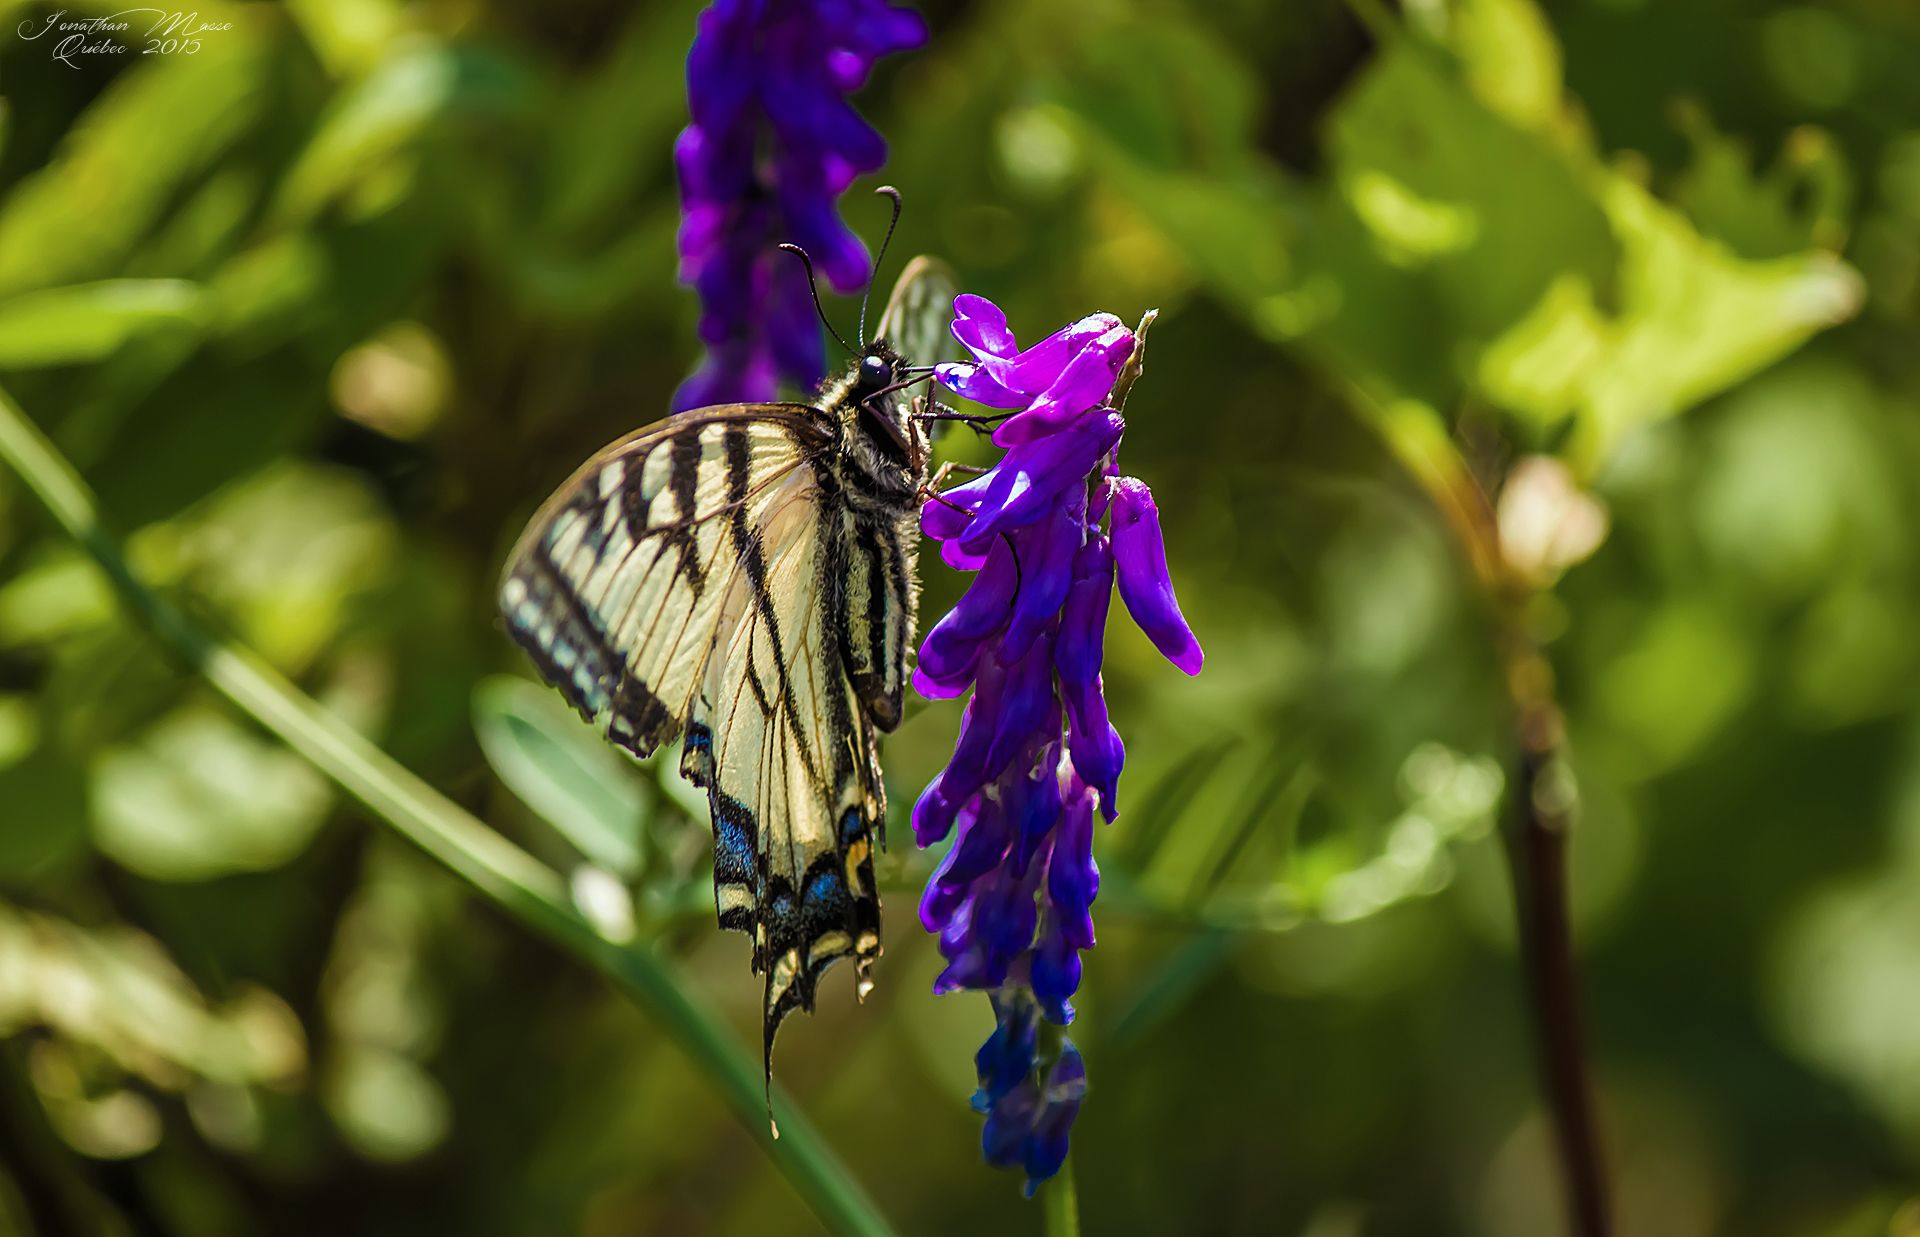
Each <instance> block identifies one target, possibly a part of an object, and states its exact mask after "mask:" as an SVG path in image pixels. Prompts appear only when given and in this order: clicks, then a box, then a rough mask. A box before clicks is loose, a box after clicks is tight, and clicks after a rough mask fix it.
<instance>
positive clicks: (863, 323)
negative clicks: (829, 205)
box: [860, 185, 900, 343]
mask: <svg viewBox="0 0 1920 1237" xmlns="http://www.w3.org/2000/svg"><path fill="white" fill-rule="evenodd" d="M874 192H875V193H878V194H884V195H885V196H887V197H889V198H892V199H893V218H892V219H890V220H888V221H887V234H886V236H885V237H883V238H881V241H880V256H879V257H877V258H875V259H874V260H873V273H872V274H871V275H868V276H867V290H866V293H865V294H864V295H862V296H861V298H860V339H861V341H862V342H863V343H864V342H866V339H867V302H868V301H870V300H872V299H873V281H874V280H876V279H878V278H879V277H880V264H881V263H882V262H885V261H886V260H887V246H888V245H890V244H892V243H893V230H894V229H895V228H897V227H899V226H900V191H899V190H898V189H895V188H894V187H893V186H892V185H882V186H880V187H879V188H878V189H875V190H874Z"/></svg>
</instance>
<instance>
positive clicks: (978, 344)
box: [913, 296, 1202, 1194]
mask: <svg viewBox="0 0 1920 1237" xmlns="http://www.w3.org/2000/svg"><path fill="white" fill-rule="evenodd" d="M954 314H955V317H954V322H953V334H954V337H955V338H956V339H958V340H959V341H960V342H961V343H962V344H964V345H965V346H966V347H967V349H968V350H969V351H970V352H971V353H972V354H973V356H974V360H972V361H968V362H960V363H955V364H948V365H942V366H940V367H939V369H938V371H937V374H936V377H937V378H938V380H939V381H940V382H941V383H942V384H943V385H944V386H946V387H947V388H949V389H950V390H952V391H954V392H955V393H957V394H959V395H962V396H964V397H966V398H968V399H971V400H973V401H975V402H976V403H982V404H986V405H989V406H991V407H994V408H1000V409H1014V410H1016V411H1014V412H1013V413H1012V414H1011V415H1003V416H1002V417H1000V418H998V420H999V424H998V427H997V428H996V429H995V430H994V434H993V441H994V443H995V444H996V445H997V446H1000V447H1004V448H1006V449H1007V450H1006V454H1005V455H1004V456H1002V457H1001V459H1000V460H999V462H998V463H997V464H995V465H994V466H993V467H992V468H991V469H989V470H988V471H987V472H985V473H984V474H982V475H981V476H979V477H977V478H975V479H974V480H972V481H969V482H967V483H966V484H964V485H960V486H957V487H955V488H953V489H950V490H947V491H945V492H944V493H942V494H939V495H937V496H935V497H934V498H932V499H930V500H929V501H928V502H927V504H926V505H925V507H924V508H923V509H922V512H921V528H922V530H923V531H924V532H925V533H926V534H927V535H928V536H929V537H932V538H934V539H935V540H937V541H938V542H940V555H941V558H942V559H943V560H945V561H946V562H947V563H948V564H949V565H950V566H953V567H955V568H958V569H960V570H964V571H973V572H977V573H978V574H977V575H976V576H975V578H974V581H973V584H972V585H971V587H970V588H969V589H968V590H967V593H966V595H965V596H964V597H962V598H961V600H960V602H959V604H958V605H956V606H955V607H954V609H953V611H952V612H951V613H949V614H948V615H946V617H944V618H942V619H941V620H940V622H939V623H937V624H936V625H935V626H934V627H933V629H932V630H931V631H929V632H928V633H927V637H926V640H925V641H924V642H923V643H922V645H921V648H920V658H919V665H918V667H917V668H916V670H915V672H914V686H915V688H916V689H917V690H918V691H919V692H920V694H921V695H923V696H927V697H930V698H949V697H955V696H959V695H961V694H963V693H965V692H966V691H967V690H968V689H969V688H971V689H972V692H973V696H972V699H971V700H969V701H968V703H967V708H966V713H965V716H964V718H963V720H962V722H961V728H960V738H959V741H958V743H957V744H956V746H955V749H954V753H953V757H952V759H951V760H950V761H949V763H948V764H947V767H946V768H945V769H944V770H943V771H942V772H941V773H940V775H939V776H938V777H937V778H935V779H934V781H933V783H932V784H931V785H929V786H928V787H927V789H926V791H925V792H924V793H923V794H922V795H921V796H920V800H919V802H918V803H916V804H915V805H914V810H913V828H914V837H915V839H916V840H917V841H918V842H919V844H920V845H921V846H930V845H933V844H934V843H936V842H939V841H941V840H943V839H945V838H946V837H947V836H948V835H949V834H953V835H954V837H953V843H952V846H951V847H950V848H949V849H948V851H947V853H946V856H945V857H944V859H943V860H942V861H941V863H940V865H939V867H938V868H937V869H936V870H935V872H934V874H933V877H932V879H931V880H930V881H929V882H928V885H927V889H926V893H925V896H924V897H923V898H922V900H921V904H920V918H921V922H922V923H923V924H925V926H926V928H927V930H928V931H929V932H933V933H937V934H938V935H939V937H940V951H941V954H942V955H943V956H944V957H945V958H946V960H947V966H946V969H945V970H944V971H943V972H941V975H940V978H939V979H938V980H937V981H936V983H935V985H934V988H935V991H936V992H952V991H955V990H957V989H961V988H974V989H980V990H984V991H986V992H988V993H990V994H991V995H992V999H993V1008H994V1013H995V1017H996V1021H997V1026H996V1028H995V1030H994V1032H993V1035H992V1037H991V1038H990V1039H988V1041H987V1042H986V1044H985V1045H984V1046H982V1048H981V1049H980V1052H979V1054H978V1056H977V1057H976V1058H975V1065H976V1067H977V1070H978V1075H979V1083H980V1089H979V1090H978V1091H977V1092H976V1093H975V1095H974V1106H975V1107H976V1108H978V1109H979V1110H980V1111H982V1112H983V1113H985V1114H986V1118H987V1121H986V1127H985V1130H984V1131H983V1133H982V1146H983V1148H984V1150H985V1152H986V1156H987V1159H988V1161H989V1162H991V1163H994V1164H996V1165H1001V1166H1007V1167H1011V1166H1020V1167H1023V1168H1024V1169H1025V1171H1026V1174H1027V1189H1028V1193H1029V1194H1031V1193H1032V1191H1033V1189H1034V1188H1035V1186H1036V1185H1037V1184H1038V1183H1039V1182H1040V1181H1043V1180H1045V1179H1046V1178H1048V1177H1051V1176H1052V1175H1053V1174H1054V1173H1055V1172H1057V1171H1058V1170H1059V1167H1060V1164H1061V1162H1062V1161H1063V1160H1064V1159H1065V1157H1066V1153H1067V1135H1068V1131H1069V1129H1070V1127H1071V1126H1072V1124H1073V1120H1074V1117H1075V1116H1076V1115H1077V1114H1078V1112H1079V1108H1080V1101H1081V1097H1082V1096H1083V1095H1084V1094H1085V1092H1086V1067H1085V1065H1084V1063H1083V1062H1082V1060H1081V1058H1080V1054H1079V1052H1078V1051H1076V1050H1075V1049H1074V1047H1073V1045H1072V1044H1071V1043H1070V1042H1068V1041H1066V1040H1065V1038H1064V1036H1062V1035H1060V1034H1059V1033H1058V1032H1057V1031H1048V1033H1046V1034H1045V1035H1043V1034H1042V1031H1043V1024H1050V1025H1051V1027H1053V1028H1059V1027H1064V1026H1066V1025H1067V1023H1069V1022H1070V1021H1071V1020H1072V1018H1073V1006H1072V1005H1071V1004H1070V1001H1069V998H1071V997H1072V996H1073V994H1074V993H1075V992H1076V991H1077V990H1078V989H1079V986H1080V953H1081V951H1082V950H1085V949H1088V948H1090V947H1091V946H1092V945H1093V917H1092V906H1093V900H1094V896H1095V895H1096V894H1097V893H1098V892H1099V887H1100V873H1099V868H1098V867H1097V866H1096V865H1095V863H1094V859H1093V833H1094V823H1093V818H1094V813H1095V812H1098V813H1100V814H1101V815H1102V816H1104V817H1105V818H1106V819H1107V820H1112V819H1113V818H1114V816H1115V815H1116V813H1117V811H1118V807H1117V803H1118V800H1117V797H1116V795H1117V790H1118V785H1119V780H1120V769H1121V765H1122V763H1123V762H1124V759H1125V755H1126V750H1125V747H1124V746H1123V745H1122V743H1121V741H1120V735H1119V732H1118V731H1116V730H1115V729H1114V727H1113V724H1112V722H1111V721H1110V720H1109V718H1108V716H1107V704H1106V697H1105V694H1104V692H1103V690H1102V686H1101V681H1100V665H1101V660H1102V656H1103V652H1104V649H1105V632H1106V620H1107V607H1108V603H1109V601H1110V599H1111V597H1112V593H1113V588H1114V585H1115V583H1116V581H1117V583H1118V584H1119V588H1120V597H1121V600H1122V601H1123V602H1124V603H1125V604H1126V607H1127V610H1128V612H1129V613H1130V614H1131V615H1132V616H1133V619H1134V621H1135V622H1136V623H1138V624H1139V626H1140V628H1141V630H1142V631H1144V632H1145V633H1146V635H1147V637H1148V638H1149V639H1150V640H1151V641H1152V642H1153V643H1154V645H1155V647H1157V648H1158V649H1159V650H1160V651H1161V652H1162V653H1163V654H1165V655H1166V656H1167V658H1168V659H1169V660H1171V661H1172V662H1173V663H1174V664H1175V665H1176V666H1178V667H1179V668H1180V669H1182V670H1184V671H1186V672H1187V673H1188V674H1197V673H1199V670H1200V665H1201V660H1202V656H1201V652H1200V646H1199V644H1198V642H1196V641H1195V640H1194V637H1193V633H1192V631H1191V630H1190V629H1189V628H1188V626H1187V623H1186V620H1185V619H1184V618H1183V617H1182V616H1181V614H1180V607H1179V605H1178V603H1177V602H1176V601H1175V599H1174V594H1173V585H1172V583H1171V581H1170V580H1169V578H1168V575H1167V561H1166V553H1165V550H1164V549H1163V548H1162V545H1161V538H1160V522H1159V515H1158V512H1157V511H1156V509H1155V507H1154V503H1153V495H1152V494H1151V493H1150V492H1149V491H1148V490H1147V487H1146V485H1145V484H1144V483H1142V482H1140V481H1138V480H1136V479H1134V478H1132V477H1122V476H1119V475H1118V471H1119V469H1118V457H1119V447H1120V438H1121V435H1122V433H1123V432H1124V431H1125V429H1126V423H1125V422H1124V421H1123V420H1122V419H1121V417H1120V413H1119V410H1118V409H1117V408H1115V407H1114V406H1113V402H1114V398H1113V397H1114V385H1115V381H1116V379H1117V378H1118V377H1119V376H1120V374H1121V372H1122V370H1123V368H1124V367H1125V366H1126V365H1127V362H1128V360H1129V358H1130V357H1132V356H1133V355H1134V351H1135V347H1136V342H1137V341H1136V337H1135V335H1134V332H1132V331H1130V330H1128V329H1127V327H1126V326H1124V325H1123V324H1122V323H1121V322H1120V320H1119V319H1117V318H1115V317H1113V316H1112V315H1110V314H1095V315H1093V316H1091V317H1088V318H1083V319H1081V320H1080V321H1079V322H1076V323H1074V324H1073V325H1072V326H1070V327H1067V328H1066V329H1064V330H1062V331H1058V332H1056V333H1055V334H1053V335H1050V336H1048V337H1047V338H1046V339H1044V340H1042V341H1041V342H1039V343H1037V344H1034V345H1033V346H1032V347H1030V348H1027V349H1025V350H1022V349H1020V347H1019V345H1018V343H1017V342H1016V341H1015V339H1014V336H1013V333H1012V331H1011V330H1009V329H1008V327H1007V320H1006V315H1005V314H1003V313H1002V312H1001V311H1000V310H999V309H998V308H997V307H996V306H994V305H993V304H992V303H991V302H989V301H987V300H985V299H984V298H982V297H978V296H961V297H959V298H957V299H956V300H955V301H954ZM1043 1040H1044V1041H1046V1043H1045V1044H1044V1045H1043Z"/></svg>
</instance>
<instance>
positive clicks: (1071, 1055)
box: [1024, 1043, 1087, 1198]
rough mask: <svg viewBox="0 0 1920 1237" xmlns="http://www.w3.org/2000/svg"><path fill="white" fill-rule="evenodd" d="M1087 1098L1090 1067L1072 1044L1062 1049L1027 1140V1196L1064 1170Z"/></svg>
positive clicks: (1051, 1072)
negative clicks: (1070, 1137) (1069, 1138)
mask: <svg viewBox="0 0 1920 1237" xmlns="http://www.w3.org/2000/svg"><path fill="white" fill-rule="evenodd" d="M1086 1096H1087V1066H1086V1062H1085V1061H1083V1060H1082V1059H1081V1057H1080V1050H1079V1049H1077V1048H1075V1047H1074V1046H1073V1045H1072V1044H1071V1043H1068V1044H1063V1045H1061V1048H1060V1058H1059V1060H1057V1061H1055V1062H1054V1064H1053V1068H1052V1069H1051V1070H1050V1071H1048V1073H1047V1085H1046V1088H1045V1090H1044V1091H1043V1092H1042V1094H1041V1101H1040V1111H1039V1112H1038V1113H1037V1114H1036V1115H1035V1116H1034V1118H1033V1129H1032V1133H1031V1134H1029V1135H1028V1137H1027V1147H1026V1155H1025V1156H1024V1162H1025V1167H1026V1170H1027V1185H1026V1192H1027V1197H1028V1198H1032V1197H1033V1192H1034V1191H1035V1190H1036V1189H1038V1188H1039V1186H1040V1183H1041V1182H1042V1181H1045V1180H1047V1179H1048V1178H1050V1177H1052V1176H1053V1175H1054V1174H1055V1173H1057V1172H1059V1171H1060V1166H1061V1165H1062V1164H1065V1163H1066V1162H1067V1143H1068V1136H1069V1135H1070V1134H1071V1133H1072V1131H1073V1122H1074V1119H1075V1118H1076V1117H1078V1116H1079V1115H1080V1104H1081V1102H1082V1101H1083V1100H1085V1099H1086Z"/></svg>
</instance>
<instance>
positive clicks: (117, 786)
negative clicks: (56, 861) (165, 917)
mask: <svg viewBox="0 0 1920 1237" xmlns="http://www.w3.org/2000/svg"><path fill="white" fill-rule="evenodd" d="M92 791H93V804H94V840H95V842H96V844H97V845H98V846H99V848H100V850H101V851H102V852H104V853H105V854H106V855H108V856H109V857H111V858H112V859H114V860H115V861H116V862H118V863H119V864H120V865H121V866H123V867H126V868H128V869H130V870H132V871H135V872H138V873H140V874H141V875H142V876H147V877H151V878H152V879H154V880H166V881H194V880H210V879H212V878H213V877H216V876H225V875H228V874H229V873H234V872H259V871H265V870H267V869H270V868H276V867H279V866H280V865H281V864H283V863H286V862H287V861H288V860H290V859H292V858H293V857H294V856H295V855H297V854H299V853H300V852H301V851H302V850H304V849H306V846H307V843H308V842H309V841H310V840H312V838H313V835H314V833H315V832H317V831H318V830H319V828H320V824H321V822H322V821H323V820H325V819H326V814H327V810H328V808H329V806H330V805H331V803H332V799H333V796H332V793H331V791H330V790H329V788H328V786H327V781H326V779H325V778H323V777H321V776H320V775H319V774H318V773H317V772H315V771H314V769H313V768H312V766H310V765H308V764H307V763H306V762H305V761H303V760H301V759H300V758H299V757H298V756H296V755H294V754H293V753H292V752H289V751H287V750H286V748H284V747H282V746H280V745H279V744H277V743H273V742H270V741H269V740H267V739H264V738H261V737H259V736H258V735H257V734H255V733H254V732H253V731H250V730H247V729H244V728H242V727H241V726H240V725H238V724H237V723H235V722H233V721H232V720H230V719H229V718H227V717H226V716H225V715H224V714H221V713H217V712H214V711H213V710H212V709H211V708H209V707H206V706H201V705H189V706H186V707H184V708H182V709H181V710H179V711H177V712H175V713H173V714H172V715H170V716H168V717H166V718H164V719H162V720H161V721H160V722H159V723H158V724H156V725H155V726H153V727H152V728H151V729H150V730H149V731H148V732H147V733H146V734H145V736H143V737H142V738H141V739H140V740H139V741H138V742H136V743H133V744H130V745H127V746H123V747H116V748H112V749H110V750H108V751H107V752H106V753H104V754H103V755H102V756H101V757H100V758H99V760H97V761H96V762H95V763H94V767H93V773H92Z"/></svg>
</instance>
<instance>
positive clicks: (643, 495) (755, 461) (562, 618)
mask: <svg viewBox="0 0 1920 1237" xmlns="http://www.w3.org/2000/svg"><path fill="white" fill-rule="evenodd" d="M818 416H819V414H818V413H817V412H816V411H815V410H814V409H812V408H809V407H807V406H805V405H799V404H794V405H780V404H767V405H740V406H736V407H731V408H724V409H711V410H706V411H703V412H701V413H697V414H690V415H688V416H686V417H683V418H680V419H677V420H671V421H664V422H661V423H658V424H656V425H653V426H649V427H648V428H646V429H643V430H641V431H639V432H638V433H635V434H633V435H631V436H629V437H627V438H624V439H622V440H620V441H619V442H616V443H614V444H613V445H611V446H609V447H607V448H606V449H605V450H603V451H601V452H600V453H599V454H597V455H595V456H594V457H593V458H592V459H590V460H588V461H587V463H586V464H584V465H583V466H582V467H581V468H580V469H579V471H577V472H576V473H575V474H574V475H573V477H572V478H570V479H569V480H568V481H567V483H566V484H565V485H563V486H561V487H560V489H559V490H558V491H556V492H555V494H554V495H553V497H552V498H550V499H548V500H547V503H546V505H545V506H544V507H542V509H541V510H540V512H539V514H537V515H536V516H535V517H534V519H533V522H532V523H531V524H530V525H529V526H528V529H527V532H526V534H525V535H524V536H523V537H522V538H521V540H520V543H519V545H517V546H516V547H515V549H514V552H513V554H512V556H511V558H510V559H509V562H508V567H507V573H506V577H505V579H504V580H503V581H502V584H501V590H500V605H501V612H502V614H503V615H504V616H505V618H506V623H507V630H508V632H509V633H511V634H512V636H513V637H514V639H515V640H517V641H518V642H519V643H520V644H521V646H522V647H524V648H525V649H526V650H527V652H528V653H529V654H530V655H531V656H532V657H533V660H534V664H535V665H536V666H538V667H539V669H540V671H541V673H542V674H543V675H544V676H545V677H546V679H547V681H548V682H550V683H552V684H553V685H554V686H555V687H558V688H559V689H560V690H561V692H562V694H564V695H565V696H566V698H567V700H568V702H569V703H571V704H572V705H573V706H574V708H576V709H578V710H579V711H580V713H581V715H582V716H584V717H586V718H587V719H588V720H590V721H593V722H594V723H595V724H597V725H599V726H601V727H602V728H603V729H604V730H605V731H606V734H607V737H608V738H610V739H612V740H613V741H614V742H615V743H618V744H619V745H620V746H622V747H624V748H626V749H627V750H628V751H631V752H633V753H634V754H635V755H636V756H647V755H650V754H651V753H652V752H653V750H654V749H655V748H656V747H658V746H659V745H660V744H661V743H663V742H665V741H667V740H669V739H671V738H673V736H674V735H675V734H677V733H678V732H679V730H680V726H681V724H682V723H683V722H684V721H685V718H686V712H687V706H688V704H689V702H690V700H691V698H692V695H693V690H694V687H695V684H696V681H697V678H698V676H699V674H700V672H701V671H702V670H703V669H704V668H705V664H706V655H707V651H708V649H709V648H710V647H711V646H712V644H713V640H714V635H715V631H716V623H717V619H718V617H719V608H720V603H721V600H722V599H723V598H724V596H725V595H726V592H727V587H728V585H729V584H730V583H731V581H732V578H733V576H734V574H735V573H736V572H737V571H738V570H739V564H738V562H737V560H736V556H735V555H734V554H733V553H732V544H731V540H730V538H729V537H727V536H726V535H725V534H726V532H727V530H728V529H729V528H730V527H731V525H732V524H733V523H734V522H735V520H736V518H739V519H745V520H746V521H747V522H748V523H749V524H751V523H752V522H753V521H754V520H755V519H757V517H758V512H759V511H760V510H761V509H762V508H764V507H765V506H766V504H767V503H768V502H769V500H770V495H771V492H772V489H773V487H774V486H775V485H776V484H777V483H778V482H780V481H781V480H783V479H784V478H785V477H786V476H787V475H788V474H790V473H791V472H793V471H794V470H795V469H796V468H798V467H800V466H801V464H802V463H804V462H805V460H806V459H807V458H808V456H809V455H810V454H813V453H816V452H818V451H819V450H820V449H821V448H822V446H823V445H824V443H825V441H826V438H825V435H824V433H823V431H822V430H821V429H820V427H819V426H818V420H817V419H818ZM723 517H724V518H723Z"/></svg>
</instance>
